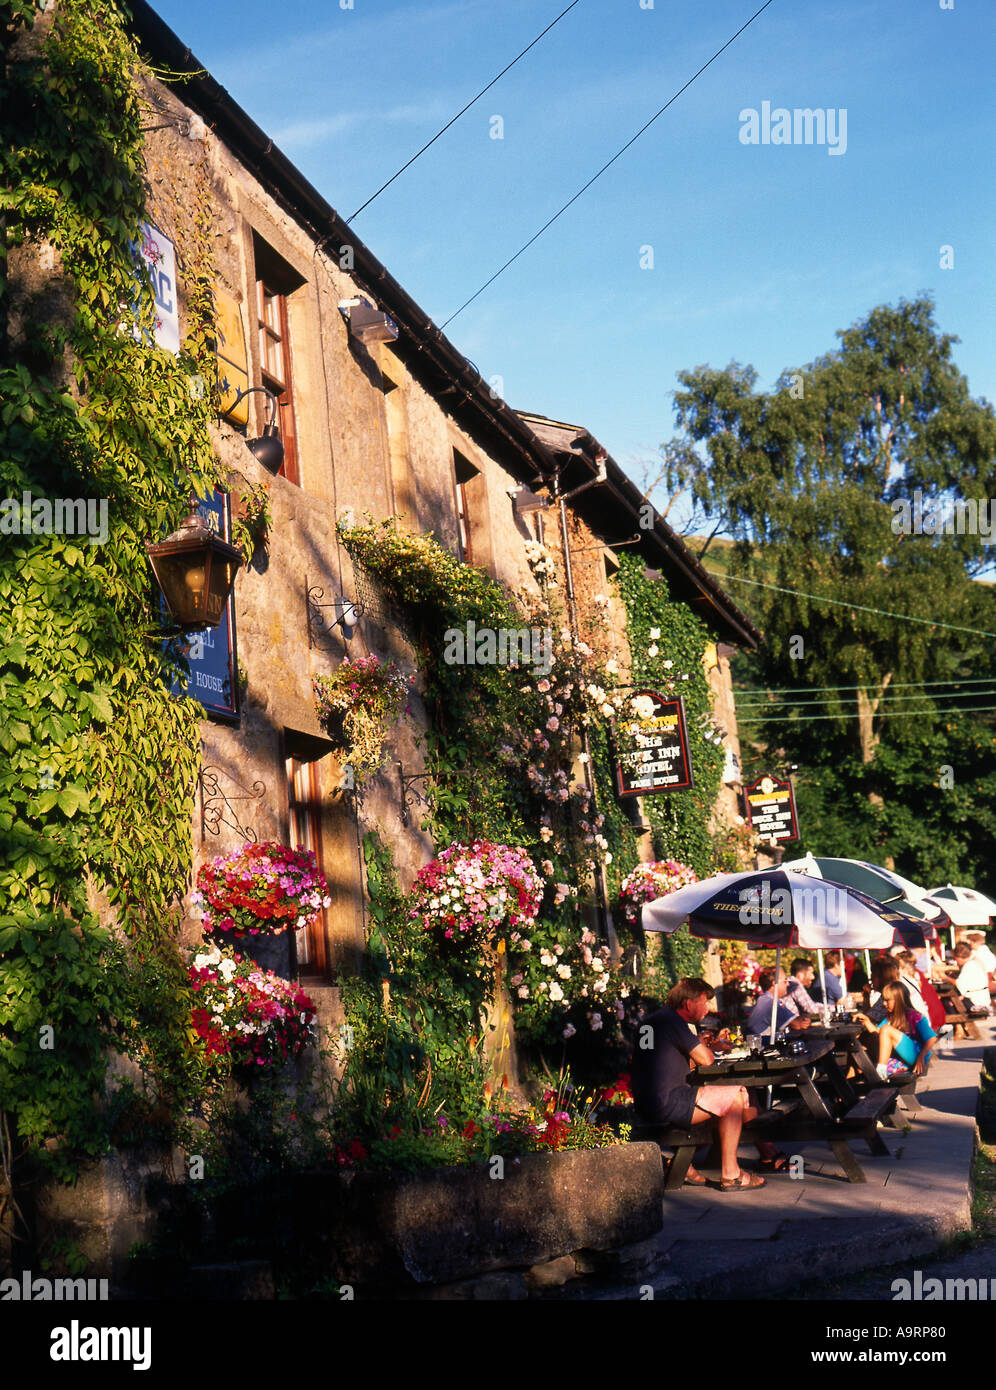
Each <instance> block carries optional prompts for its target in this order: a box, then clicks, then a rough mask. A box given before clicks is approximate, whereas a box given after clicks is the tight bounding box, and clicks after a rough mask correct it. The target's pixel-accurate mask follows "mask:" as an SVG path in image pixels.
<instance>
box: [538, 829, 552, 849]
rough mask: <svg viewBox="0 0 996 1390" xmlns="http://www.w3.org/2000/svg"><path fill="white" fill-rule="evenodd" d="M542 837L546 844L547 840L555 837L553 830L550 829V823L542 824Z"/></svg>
mask: <svg viewBox="0 0 996 1390" xmlns="http://www.w3.org/2000/svg"><path fill="white" fill-rule="evenodd" d="M540 839H541V840H542V841H543V843H544V844H546V842H547V840H552V839H553V831H552V830H551V829H550V827H549V826H548V825H541V826H540Z"/></svg>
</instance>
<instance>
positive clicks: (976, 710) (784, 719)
mask: <svg viewBox="0 0 996 1390" xmlns="http://www.w3.org/2000/svg"><path fill="white" fill-rule="evenodd" d="M993 709H996V705H974V706H971V707H970V708H968V709H931V710H925V709H897V710H886V712H885V713H884V714H876V715H875V718H876V719H907V718H914V717H915V718H917V719H922V718H923V717H924V715H925V714H928V715H936V716H937V717H938V718H940V719H943V718H944V717H945V716H948V715H952V714H982V713H983V711H985V710H993ZM841 717H842V716H841V715H839V714H807V715H806V717H805V721H802V720H795V719H793V718H792V716H791V715H788V714H783V715H779V716H777V717H776V718H775V719H762V718H761V717H759V716H758V715H754V717H753V718H752V719H741V718H740V717H739V716H738V717H737V725H738V727H739V725H741V724H795V723H802V722H805V723H807V724H808V723H810V722H812V721H814V720H816V719H840V718H841Z"/></svg>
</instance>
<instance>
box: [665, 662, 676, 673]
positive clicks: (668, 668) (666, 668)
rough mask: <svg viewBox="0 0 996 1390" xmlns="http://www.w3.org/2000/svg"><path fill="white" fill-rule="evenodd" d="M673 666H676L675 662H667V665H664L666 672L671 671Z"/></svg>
mask: <svg viewBox="0 0 996 1390" xmlns="http://www.w3.org/2000/svg"><path fill="white" fill-rule="evenodd" d="M673 665H674V662H673V661H665V663H664V670H665V671H670V669H671V667H672V666H673Z"/></svg>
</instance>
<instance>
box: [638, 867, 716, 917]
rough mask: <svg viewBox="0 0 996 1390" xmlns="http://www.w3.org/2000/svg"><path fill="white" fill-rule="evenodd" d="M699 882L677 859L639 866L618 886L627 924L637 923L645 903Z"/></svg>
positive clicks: (691, 871) (693, 872)
mask: <svg viewBox="0 0 996 1390" xmlns="http://www.w3.org/2000/svg"><path fill="white" fill-rule="evenodd" d="M697 882H698V875H697V874H696V872H695V870H694V869H690V868H689V867H688V865H687V864H679V863H678V862H677V860H675V859H656V860H654V861H653V862H652V863H649V864H637V866H636V868H635V869H632V870H631V871H630V872H629V873H628V874H627V875H626V877H625V878H624V879H623V881H622V883H620V885H619V900H620V902H621V903H622V908H623V911H624V912H625V914H626V917H627V920H628V921H630V922H635V921H636V919H637V917H638V915H639V909H640V908H641V907H642V906H643V904H644V903H649V902H653V901H654V899H655V898H663V897H664V895H665V894H666V893H673V892H675V890H676V889H678V888H684V887H686V885H687V884H689V883H697Z"/></svg>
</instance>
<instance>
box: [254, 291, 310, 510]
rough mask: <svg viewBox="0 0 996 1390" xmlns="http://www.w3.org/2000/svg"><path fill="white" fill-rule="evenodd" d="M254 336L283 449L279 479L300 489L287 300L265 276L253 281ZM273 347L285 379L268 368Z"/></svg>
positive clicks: (263, 380)
mask: <svg viewBox="0 0 996 1390" xmlns="http://www.w3.org/2000/svg"><path fill="white" fill-rule="evenodd" d="M267 298H269V300H270V301H271V302H272V303H273V304H274V306H275V309H276V317H277V324H276V326H274V325H273V324H271V323H268V322H267V315H266V300H267ZM256 332H257V344H258V350H259V369H260V379H261V385H263V386H265V387H266V389H267V390H268V391H272V392H273V394H274V396H276V398H277V424H278V426H279V429H280V439H281V442H282V443H283V446H284V461H283V464H282V465H281V468H280V476H281V477H283V478H286V479H287V481H288V482H289V483H294V484H295V485H296V486H298V487H300V486H301V474H300V467H299V460H298V448H297V421H296V419H295V416H294V367H293V353H292V348H291V337H290V323H289V318H288V314H287V296H286V295H285V294H281V293H280V291H279V290H275V289H274V288H273V285H272V283H268V282H267V278H266V277H265V276H258V277H257V279H256ZM268 342H270V343H275V344H276V345H277V347H278V350H279V353H280V358H281V361H282V363H283V371H284V377H283V379H281V378H280V377H278V376H275V375H274V374H273V373H272V372H271V371H269V370H268V368H267V352H266V346H265V345H266V343H268Z"/></svg>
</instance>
